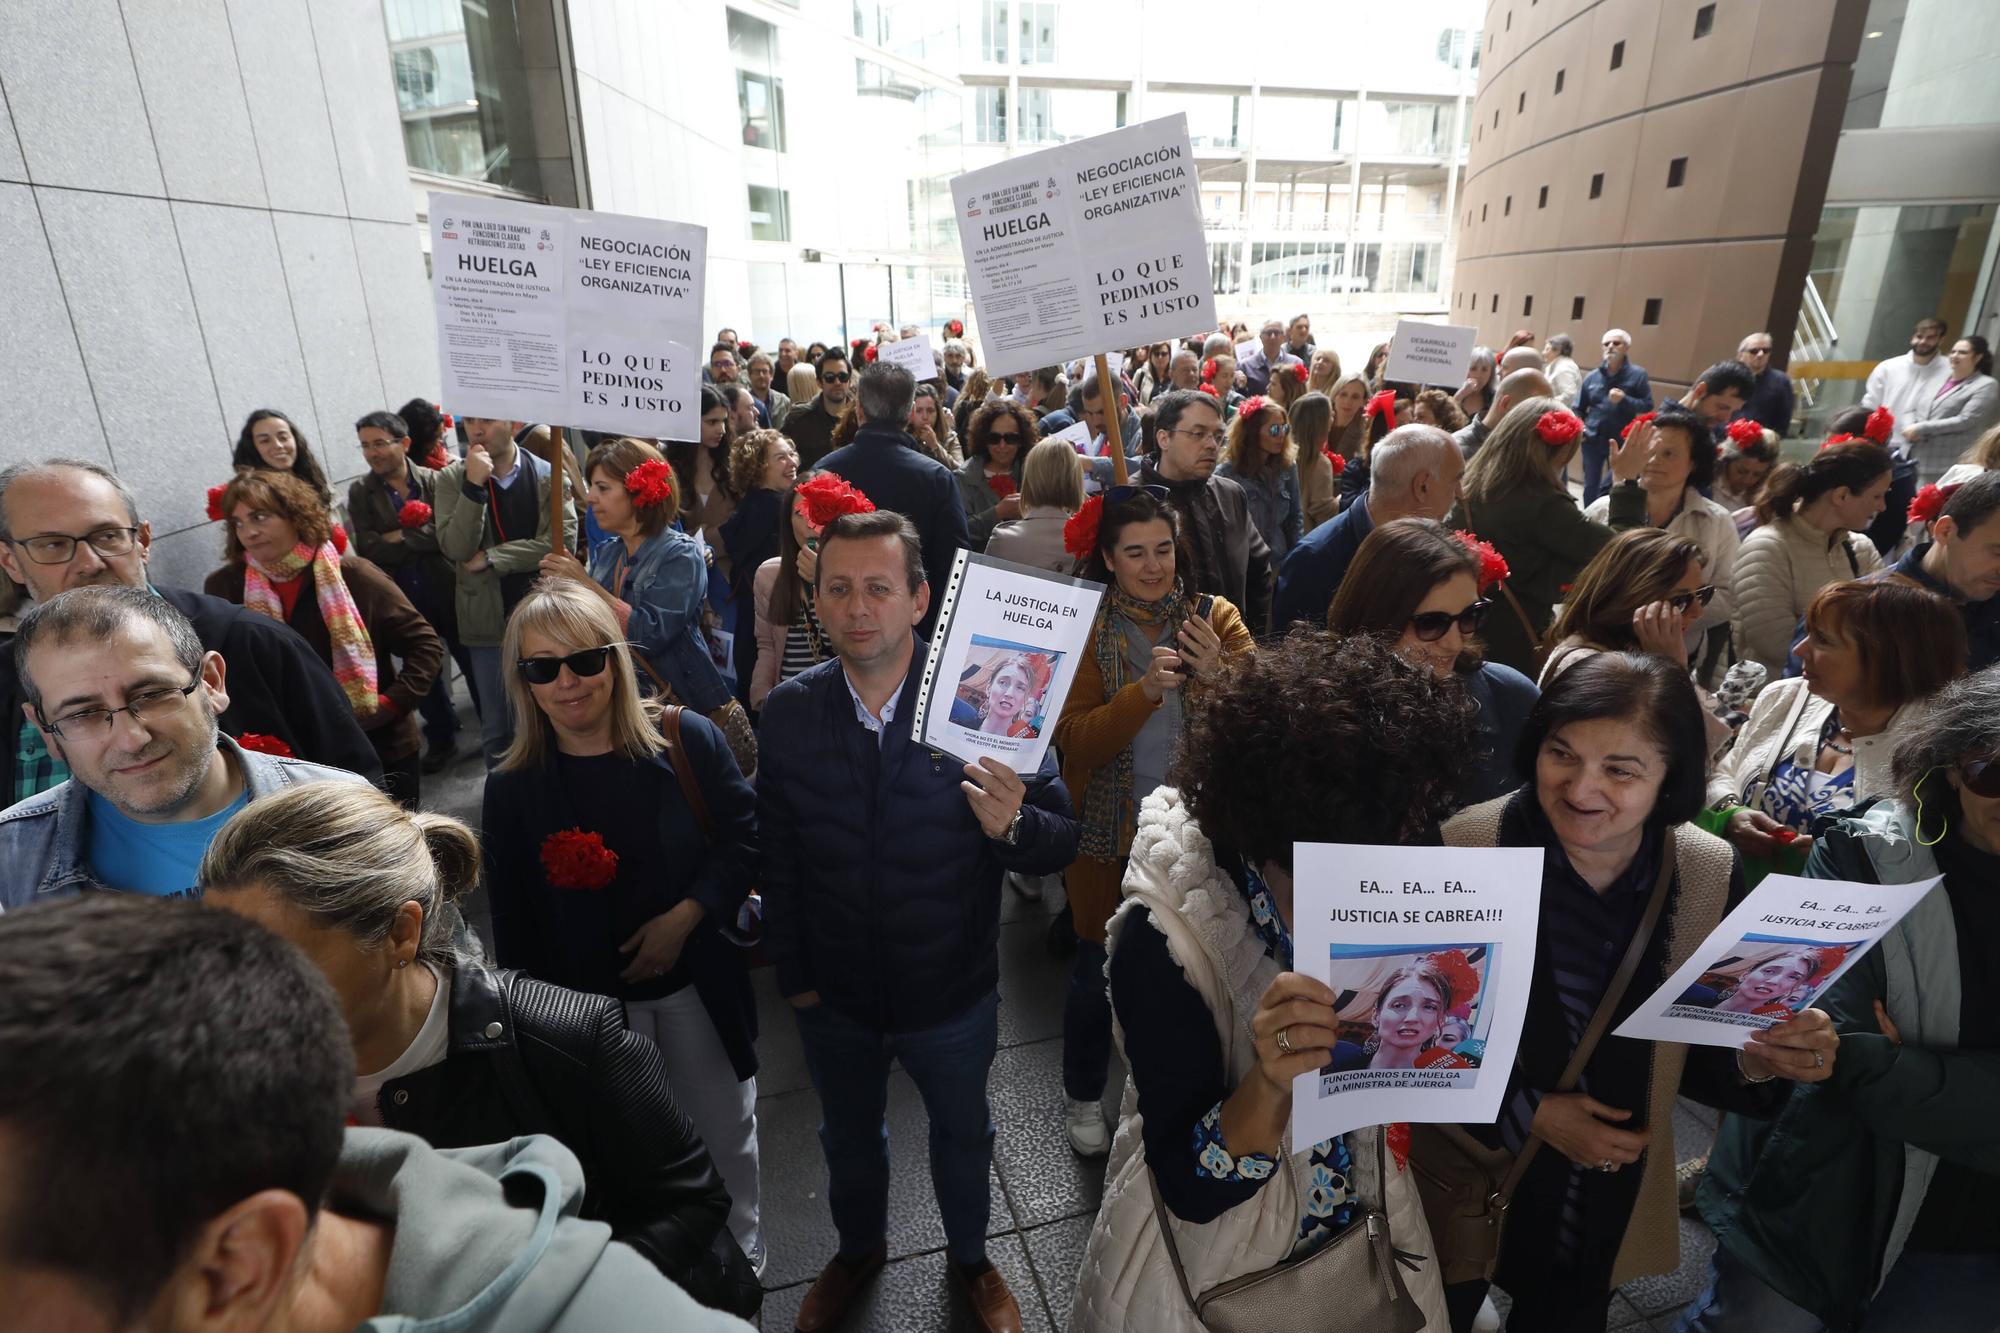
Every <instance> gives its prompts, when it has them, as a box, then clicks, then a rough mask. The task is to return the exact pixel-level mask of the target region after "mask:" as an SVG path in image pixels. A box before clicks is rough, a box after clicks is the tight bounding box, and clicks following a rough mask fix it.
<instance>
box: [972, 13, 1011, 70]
mask: <svg viewBox="0 0 2000 1333" xmlns="http://www.w3.org/2000/svg"><path fill="white" fill-rule="evenodd" d="M979 57H980V59H982V60H984V61H985V62H986V63H987V64H989V65H1004V64H1006V63H1007V0H982V3H981V4H980V6H979Z"/></svg>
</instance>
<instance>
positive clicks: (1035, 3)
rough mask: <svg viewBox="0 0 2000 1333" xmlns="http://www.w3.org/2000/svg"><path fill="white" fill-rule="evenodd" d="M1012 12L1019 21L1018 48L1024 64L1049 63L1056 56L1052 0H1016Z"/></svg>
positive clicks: (1017, 28)
mask: <svg viewBox="0 0 2000 1333" xmlns="http://www.w3.org/2000/svg"><path fill="white" fill-rule="evenodd" d="M1014 13H1015V15H1016V16H1017V17H1018V19H1019V21H1018V22H1017V23H1016V24H1015V31H1016V32H1017V33H1019V35H1020V42H1019V45H1018V48H1017V49H1018V50H1019V51H1020V53H1021V63H1022V64H1024V65H1050V64H1054V63H1055V58H1056V6H1055V3H1054V0H1016V2H1015V5H1014Z"/></svg>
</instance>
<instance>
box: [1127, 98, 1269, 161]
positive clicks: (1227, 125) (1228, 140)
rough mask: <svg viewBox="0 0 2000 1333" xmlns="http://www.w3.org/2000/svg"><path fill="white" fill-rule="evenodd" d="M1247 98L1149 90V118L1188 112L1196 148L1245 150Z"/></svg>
mask: <svg viewBox="0 0 2000 1333" xmlns="http://www.w3.org/2000/svg"><path fill="white" fill-rule="evenodd" d="M1244 100H1245V99H1243V98H1242V97H1237V96H1234V95H1232V94H1229V93H1181V92H1165V91H1160V90H1149V91H1148V92H1147V94H1146V114H1147V117H1148V119H1155V118H1158V117H1160V116H1171V115H1173V114H1174V113H1175V112H1176V111H1184V112H1186V113H1187V118H1188V142H1189V144H1191V145H1192V146H1193V147H1196V148H1241V147H1242V146H1243V144H1242V141H1241V139H1240V138H1239V137H1238V127H1239V126H1240V125H1241V124H1242V123H1243V115H1242V112H1243V102H1244Z"/></svg>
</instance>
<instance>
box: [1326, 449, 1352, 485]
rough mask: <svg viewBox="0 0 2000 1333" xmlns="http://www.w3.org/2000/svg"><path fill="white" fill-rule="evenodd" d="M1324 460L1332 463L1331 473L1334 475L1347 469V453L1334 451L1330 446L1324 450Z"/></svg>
mask: <svg viewBox="0 0 2000 1333" xmlns="http://www.w3.org/2000/svg"><path fill="white" fill-rule="evenodd" d="M1326 461H1327V462H1328V463H1330V464H1332V465H1333V475H1334V476H1336V477H1337V476H1339V475H1340V474H1341V473H1343V472H1345V471H1347V455H1345V454H1337V453H1335V452H1334V451H1333V449H1332V448H1331V446H1329V447H1328V449H1327V451H1326Z"/></svg>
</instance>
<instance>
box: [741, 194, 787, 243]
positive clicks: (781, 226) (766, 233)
mask: <svg viewBox="0 0 2000 1333" xmlns="http://www.w3.org/2000/svg"><path fill="white" fill-rule="evenodd" d="M749 188H750V239H751V240H753V241H789V240H791V239H792V200H791V196H790V195H789V194H788V193H786V192H785V191H783V190H777V189H773V188H771V187H770V186H768V185H752V186H750V187H749Z"/></svg>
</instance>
